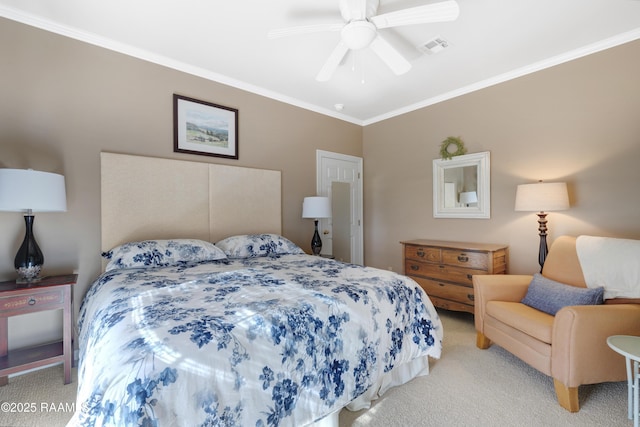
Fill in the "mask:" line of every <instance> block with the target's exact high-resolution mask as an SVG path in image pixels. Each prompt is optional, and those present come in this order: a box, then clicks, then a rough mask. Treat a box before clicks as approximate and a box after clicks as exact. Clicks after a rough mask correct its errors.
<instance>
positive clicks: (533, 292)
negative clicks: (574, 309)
mask: <svg viewBox="0 0 640 427" xmlns="http://www.w3.org/2000/svg"><path fill="white" fill-rule="evenodd" d="M603 296H604V288H603V287H599V288H579V287H577V286H571V285H565V284H564V283H560V282H556V281H555V280H551V279H547V278H546V277H544V276H543V275H541V274H539V273H536V274H534V275H533V279H532V280H531V283H530V284H529V289H528V290H527V294H526V295H525V297H524V298H523V299H522V303H523V304H526V305H528V306H529V307H533V308H535V309H537V310H540V311H544V312H545V313H548V314H551V315H552V316H555V314H556V313H557V312H558V310H560V309H561V308H562V307H566V306H570V305H596V304H602V302H603Z"/></svg>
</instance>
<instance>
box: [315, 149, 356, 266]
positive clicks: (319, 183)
mask: <svg viewBox="0 0 640 427" xmlns="http://www.w3.org/2000/svg"><path fill="white" fill-rule="evenodd" d="M323 159H336V160H340V161H345V162H349V163H352V164H354V166H355V167H356V169H357V171H358V179H357V182H356V183H355V185H357V194H358V196H359V197H358V199H357V200H356V205H357V207H358V212H359V217H360V218H359V219H358V225H357V227H358V228H359V233H358V236H357V239H356V244H357V245H358V248H357V249H358V250H357V252H356V253H359V255H360V256H359V258H360V259H354V257H353V253H354V248H351V254H352V257H351V262H352V263H354V264H360V265H364V212H363V208H364V203H363V185H362V183H363V181H364V175H363V170H362V157H357V156H351V155H349V154H341V153H335V152H332V151H325V150H316V192H317V194H318V195H319V196H327V195H328V192H327V191H326V188H328V187H327V186H328V185H330V184H331V183H329V182H324V181H325V180H324V178H325V177H326V176H327V174H326V173H325V171H324V170H322V160H323ZM331 233H332V235H333V230H332V231H331ZM355 258H358V257H355Z"/></svg>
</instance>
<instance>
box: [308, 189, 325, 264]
mask: <svg viewBox="0 0 640 427" xmlns="http://www.w3.org/2000/svg"><path fill="white" fill-rule="evenodd" d="M302 218H313V219H314V220H315V227H316V228H315V232H314V233H313V238H312V239H311V252H313V254H314V255H320V251H321V250H322V240H321V239H320V234H319V233H318V219H320V218H331V200H329V198H328V197H305V198H304V201H303V202H302Z"/></svg>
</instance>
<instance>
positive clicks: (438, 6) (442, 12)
mask: <svg viewBox="0 0 640 427" xmlns="http://www.w3.org/2000/svg"><path fill="white" fill-rule="evenodd" d="M459 14H460V7H459V6H458V3H457V2H455V1H453V0H449V1H443V2H440V3H432V4H427V5H424V6H417V7H411V8H409V9H402V10H398V11H395V12H389V13H383V14H382V15H378V16H372V17H371V18H370V19H369V21H371V22H372V23H373V24H374V25H375V26H376V28H378V29H380V28H390V27H400V26H402V25H414V24H428V23H431V22H447V21H454V20H456V19H457V18H458V15H459Z"/></svg>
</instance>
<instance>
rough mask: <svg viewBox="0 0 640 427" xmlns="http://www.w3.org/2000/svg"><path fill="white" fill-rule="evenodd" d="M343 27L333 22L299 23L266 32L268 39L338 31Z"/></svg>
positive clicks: (342, 24) (341, 24)
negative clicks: (299, 24)
mask: <svg viewBox="0 0 640 427" xmlns="http://www.w3.org/2000/svg"><path fill="white" fill-rule="evenodd" d="M342 27H344V23H343V22H341V23H335V24H313V25H301V26H299V27H289V28H280V29H276V30H271V31H269V32H268V33H267V37H268V38H270V39H276V38H279V37H289V36H295V35H298V34H309V33H319V32H323V31H340V30H342Z"/></svg>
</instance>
